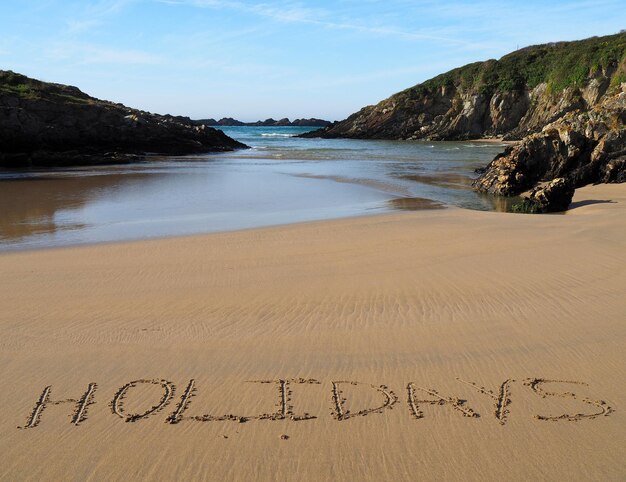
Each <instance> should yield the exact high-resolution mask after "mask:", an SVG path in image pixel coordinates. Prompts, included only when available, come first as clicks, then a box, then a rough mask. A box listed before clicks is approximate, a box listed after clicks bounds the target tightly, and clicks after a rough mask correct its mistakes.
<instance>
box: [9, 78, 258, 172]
mask: <svg viewBox="0 0 626 482" xmlns="http://www.w3.org/2000/svg"><path fill="white" fill-rule="evenodd" d="M245 147H247V146H245V145H244V144H241V143H240V142H237V141H235V140H234V139H231V138H230V137H228V136H227V135H226V134H224V133H223V132H222V131H220V130H216V129H213V128H211V127H209V126H207V125H205V124H196V123H194V122H192V121H191V120H190V119H189V118H187V117H175V116H170V115H158V114H151V113H149V112H145V111H140V110H136V109H130V108H128V107H125V106H123V105H121V104H115V103H112V102H107V101H102V100H99V99H95V98H93V97H90V96H88V95H87V94H85V93H83V92H81V91H80V90H79V89H77V88H76V87H70V86H65V85H59V84H50V83H46V82H41V81H38V80H35V79H30V78H28V77H26V76H23V75H20V74H15V73H13V72H4V71H0V165H4V166H8V167H14V168H21V167H30V166H42V167H46V166H56V165H70V164H72V165H76V164H86V165H87V164H102V163H119V162H132V161H134V160H136V159H137V158H138V156H144V155H146V154H171V155H184V154H194V153H203V152H215V151H228V150H233V149H238V148H245Z"/></svg>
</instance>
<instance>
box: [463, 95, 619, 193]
mask: <svg viewBox="0 0 626 482" xmlns="http://www.w3.org/2000/svg"><path fill="white" fill-rule="evenodd" d="M555 178H564V179H565V180H566V181H567V182H568V183H570V184H571V185H572V186H573V187H581V186H584V185H586V184H590V183H603V182H624V181H626V83H624V84H622V89H621V91H619V92H616V93H614V94H613V95H610V96H606V97H604V98H603V100H602V102H600V103H599V104H597V105H596V106H595V107H594V108H593V109H591V110H585V111H575V112H570V113H568V114H566V115H565V116H563V117H562V118H561V119H559V120H557V121H555V122H552V123H550V124H548V125H546V126H545V127H544V128H543V129H542V130H541V132H538V133H536V134H532V135H530V136H528V137H526V138H525V139H524V140H522V141H521V142H520V143H518V144H517V145H515V146H512V147H509V148H507V150H506V151H505V152H504V153H502V154H500V155H499V156H497V157H496V158H495V159H494V160H493V161H491V163H490V164H489V165H488V166H487V167H486V168H485V169H484V170H483V172H481V174H480V176H479V177H478V179H476V180H475V181H474V187H475V188H476V189H477V190H478V191H482V192H487V193H491V194H495V195H502V196H514V195H518V194H521V193H522V192H524V191H527V190H529V189H531V188H533V187H534V186H535V185H537V184H538V183H541V182H546V181H551V180H552V179H555Z"/></svg>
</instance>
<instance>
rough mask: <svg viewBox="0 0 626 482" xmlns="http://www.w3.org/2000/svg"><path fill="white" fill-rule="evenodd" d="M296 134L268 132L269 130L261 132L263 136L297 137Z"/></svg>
mask: <svg viewBox="0 0 626 482" xmlns="http://www.w3.org/2000/svg"><path fill="white" fill-rule="evenodd" d="M295 136H296V134H277V133H275V132H272V133H268V132H262V133H261V137H295Z"/></svg>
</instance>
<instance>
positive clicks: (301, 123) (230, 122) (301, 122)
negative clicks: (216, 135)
mask: <svg viewBox="0 0 626 482" xmlns="http://www.w3.org/2000/svg"><path fill="white" fill-rule="evenodd" d="M193 122H195V123H202V124H207V125H217V126H224V127H227V126H228V127H239V126H252V127H324V126H327V125H329V124H331V122H330V121H325V120H322V119H315V118H311V119H296V120H294V121H293V122H291V121H290V120H289V119H288V118H287V117H285V118H283V119H280V120H278V121H277V120H274V119H272V118H269V119H266V120H264V121H261V120H259V121H256V122H241V121H238V120H236V119H233V118H232V117H225V118H223V119H220V120H219V121H216V120H215V119H204V120H197V121H193Z"/></svg>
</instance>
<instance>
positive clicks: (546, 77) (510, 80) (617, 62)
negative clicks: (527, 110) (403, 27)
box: [402, 32, 626, 96]
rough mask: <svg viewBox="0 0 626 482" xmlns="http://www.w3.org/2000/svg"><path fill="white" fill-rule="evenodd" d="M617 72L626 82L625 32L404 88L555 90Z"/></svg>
mask: <svg viewBox="0 0 626 482" xmlns="http://www.w3.org/2000/svg"><path fill="white" fill-rule="evenodd" d="M599 74H604V75H607V74H608V75H607V76H611V75H612V85H613V86H617V85H619V84H620V83H621V82H626V32H622V33H619V34H616V35H610V36H606V37H592V38H588V39H585V40H579V41H576V42H558V43H551V44H545V45H535V46H531V47H526V48H523V49H520V50H517V51H515V52H513V53H510V54H508V55H505V56H504V57H502V58H501V59H500V60H487V61H486V62H475V63H472V64H469V65H466V66H464V67H460V68H457V69H454V70H451V71H450V72H446V73H445V74H441V75H438V76H437V77H434V78H433V79H430V80H427V81H426V82H424V83H423V84H419V85H417V86H415V87H411V88H409V89H407V90H405V91H404V92H402V93H404V94H410V95H418V96H420V95H423V94H425V93H426V92H427V91H432V90H435V89H440V88H442V87H452V86H454V87H456V88H458V89H460V90H462V91H466V92H467V91H475V92H479V93H483V94H488V95H490V94H493V93H494V92H497V91H513V90H521V89H523V88H528V89H533V88H535V87H536V86H537V85H539V84H541V83H546V84H547V85H548V89H549V91H551V92H561V91H563V90H564V89H565V88H567V87H572V86H574V87H582V86H583V85H584V84H585V83H586V82H587V80H588V78H589V77H593V76H596V75H599Z"/></svg>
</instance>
